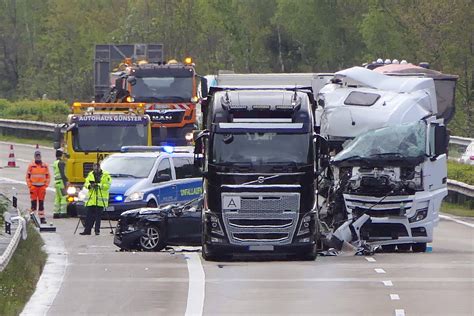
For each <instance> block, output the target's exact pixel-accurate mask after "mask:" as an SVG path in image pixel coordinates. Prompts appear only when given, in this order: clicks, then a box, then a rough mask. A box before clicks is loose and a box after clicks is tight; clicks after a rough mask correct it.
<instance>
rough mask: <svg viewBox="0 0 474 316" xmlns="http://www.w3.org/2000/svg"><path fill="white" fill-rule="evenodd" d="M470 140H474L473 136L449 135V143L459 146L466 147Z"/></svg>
mask: <svg viewBox="0 0 474 316" xmlns="http://www.w3.org/2000/svg"><path fill="white" fill-rule="evenodd" d="M472 142H474V138H468V137H459V136H450V137H449V143H450V144H456V145H461V146H466V147H467V146H469V144H470V143H472Z"/></svg>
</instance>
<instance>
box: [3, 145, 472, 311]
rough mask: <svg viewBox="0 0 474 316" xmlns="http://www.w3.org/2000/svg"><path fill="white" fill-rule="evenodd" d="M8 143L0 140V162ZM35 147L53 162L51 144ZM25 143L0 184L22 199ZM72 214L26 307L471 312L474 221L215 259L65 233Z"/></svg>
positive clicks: (29, 151)
mask: <svg viewBox="0 0 474 316" xmlns="http://www.w3.org/2000/svg"><path fill="white" fill-rule="evenodd" d="M8 150H9V148H8V147H7V145H6V144H5V143H0V155H1V156H0V166H4V165H6V162H7V157H8ZM42 151H43V155H44V157H45V160H46V161H47V162H49V163H51V162H52V161H53V159H54V158H53V156H54V155H53V151H52V150H51V149H44V148H43V149H42ZM33 152H34V147H30V146H26V145H15V155H16V158H17V164H18V165H19V168H16V169H0V191H2V192H5V193H7V194H11V192H12V187H15V188H16V191H17V192H18V193H17V194H18V197H19V199H20V206H21V207H23V208H27V207H28V205H29V201H28V194H27V191H26V187H25V185H24V184H23V181H24V175H25V172H26V166H27V162H28V161H29V160H30V159H32V157H33ZM53 194H54V192H53V191H48V194H47V203H46V205H47V208H48V215H49V216H52V211H51V209H52V203H53ZM461 220H464V219H461ZM49 221H52V218H50V219H49ZM76 223H77V219H61V220H54V224H55V225H56V226H57V233H55V234H54V233H44V234H43V236H44V239H45V241H46V249H47V250H48V252H49V253H50V256H49V260H48V264H47V266H46V268H45V271H44V273H43V276H42V278H41V279H40V282H39V284H38V289H37V292H35V294H34V296H33V297H32V299H31V300H30V302H29V304H28V305H27V307H26V309H25V311H24V314H26V315H37V314H44V313H46V314H48V315H73V314H83V315H84V314H95V315H107V314H109V315H112V314H113V315H132V314H139V315H183V314H188V315H195V314H197V315H199V314H201V313H202V314H204V315H232V314H235V315H238V314H248V315H265V314H272V315H302V314H308V315H309V314H311V315H474V299H473V298H474V225H473V224H472V222H468V223H466V224H462V223H456V222H453V221H450V220H446V219H441V221H440V224H439V226H438V227H437V229H436V231H435V241H434V242H433V244H432V245H431V246H432V252H430V253H423V254H413V253H393V254H389V253H377V254H375V255H373V256H371V257H364V256H344V255H343V256H338V257H318V259H317V260H316V261H314V262H300V261H286V260H252V261H248V260H244V259H239V260H235V261H230V262H220V263H216V262H206V261H204V260H203V259H202V257H201V255H200V252H199V251H198V250H196V249H182V248H177V249H176V251H175V252H174V253H173V252H161V253H145V252H118V251H117V249H116V248H115V247H114V245H113V243H112V235H110V233H109V231H108V230H107V229H102V232H101V235H100V236H80V235H73V232H74V228H75V226H76ZM102 224H103V226H107V224H108V223H107V221H103V223H102ZM469 225H470V226H469Z"/></svg>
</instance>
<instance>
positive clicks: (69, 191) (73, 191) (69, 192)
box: [66, 186, 77, 195]
mask: <svg viewBox="0 0 474 316" xmlns="http://www.w3.org/2000/svg"><path fill="white" fill-rule="evenodd" d="M66 193H67V195H76V193H77V188H76V187H72V186H71V187H67V191H66Z"/></svg>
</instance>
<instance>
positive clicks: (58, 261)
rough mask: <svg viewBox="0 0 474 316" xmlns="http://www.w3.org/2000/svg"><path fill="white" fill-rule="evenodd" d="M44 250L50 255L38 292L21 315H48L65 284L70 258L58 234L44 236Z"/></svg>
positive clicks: (37, 287)
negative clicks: (62, 285)
mask: <svg viewBox="0 0 474 316" xmlns="http://www.w3.org/2000/svg"><path fill="white" fill-rule="evenodd" d="M41 237H42V238H43V240H44V242H45V246H44V249H45V251H46V253H47V254H48V259H47V261H46V265H45V266H44V269H43V273H42V274H41V277H40V279H39V281H38V284H36V290H35V292H34V293H33V295H32V296H31V298H30V300H29V301H28V303H27V304H26V306H25V308H24V309H23V311H22V312H21V314H20V315H46V314H47V313H48V311H49V309H50V308H51V305H52V304H53V302H54V300H55V298H56V296H57V295H58V292H59V290H60V288H61V284H62V283H63V279H64V275H65V274H66V267H67V265H68V257H67V252H66V249H65V248H64V243H63V241H62V240H61V237H60V236H59V235H58V234H42V235H41Z"/></svg>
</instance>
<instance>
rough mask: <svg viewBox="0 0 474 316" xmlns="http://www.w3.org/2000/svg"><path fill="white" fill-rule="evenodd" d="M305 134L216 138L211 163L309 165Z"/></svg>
mask: <svg viewBox="0 0 474 316" xmlns="http://www.w3.org/2000/svg"><path fill="white" fill-rule="evenodd" d="M309 144H310V139H309V135H308V134H281V133H274V132H266V133H242V134H215V135H214V144H213V152H212V162H213V163H215V164H233V163H250V164H252V165H256V164H260V165H263V164H266V165H268V164H272V163H273V164H281V163H291V164H308V163H309V158H310V153H309V148H310V147H309Z"/></svg>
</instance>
